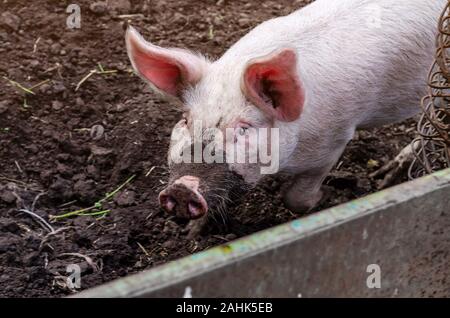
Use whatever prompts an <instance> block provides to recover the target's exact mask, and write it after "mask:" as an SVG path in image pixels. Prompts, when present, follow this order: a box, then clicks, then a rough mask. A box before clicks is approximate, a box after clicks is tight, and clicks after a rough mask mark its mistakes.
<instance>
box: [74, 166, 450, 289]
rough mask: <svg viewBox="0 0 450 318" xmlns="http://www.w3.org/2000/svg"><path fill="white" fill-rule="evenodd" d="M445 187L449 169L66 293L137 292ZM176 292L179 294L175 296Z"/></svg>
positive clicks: (448, 181)
mask: <svg viewBox="0 0 450 318" xmlns="http://www.w3.org/2000/svg"><path fill="white" fill-rule="evenodd" d="M449 186H450V169H446V170H443V171H439V172H437V173H434V174H433V175H430V176H425V177H422V178H420V179H418V180H414V181H411V182H407V183H403V184H401V185H398V186H395V187H392V188H389V189H386V190H383V191H380V192H377V193H374V194H371V195H368V196H366V197H363V198H360V199H357V200H354V201H351V202H348V203H345V204H342V205H339V206H336V207H333V208H330V209H327V210H324V211H321V212H318V213H316V214H313V215H310V216H307V217H303V218H300V219H297V220H294V221H291V222H288V223H286V224H282V225H279V226H275V227H273V228H270V229H267V230H264V231H261V232H258V233H255V234H252V235H249V236H247V237H244V238H241V239H238V240H236V241H233V242H230V243H228V244H225V245H221V246H218V247H215V248H212V249H209V250H206V251H203V252H199V253H196V254H193V255H191V256H187V257H184V258H181V259H179V260H176V261H172V262H170V263H167V264H165V265H162V266H158V267H155V268H153V269H150V270H146V271H143V272H141V273H138V274H134V275H131V276H128V277H125V278H121V279H118V280H115V281H112V282H109V283H106V284H104V285H101V286H98V287H95V288H92V289H90V290H86V291H83V292H81V293H78V294H76V295H73V296H71V297H89V298H91V297H138V296H140V295H143V294H147V293H150V292H152V291H155V290H158V289H161V288H164V287H166V286H169V285H172V284H176V283H179V282H182V281H185V280H187V279H190V278H192V277H195V276H200V275H202V274H204V273H206V272H209V271H213V270H215V269H217V268H220V267H222V266H226V265H227V264H229V263H232V262H235V261H238V260H242V259H245V258H248V257H251V256H253V255H255V254H258V253H262V252H264V251H266V250H268V249H274V248H277V247H278V246H280V245H285V244H289V243H290V242H292V241H295V240H298V239H301V238H302V237H304V236H306V235H310V234H313V233H316V232H319V231H324V230H326V229H328V228H330V227H332V226H336V225H339V224H341V223H344V222H349V221H352V220H354V219H356V218H360V217H363V216H366V215H367V214H371V213H373V212H374V211H376V210H380V209H384V208H387V207H389V206H392V205H394V204H397V203H401V202H404V201H407V200H410V199H412V198H415V197H418V196H423V195H426V194H427V193H430V192H434V191H437V190H439V189H441V188H443V187H449ZM180 296H181V295H180Z"/></svg>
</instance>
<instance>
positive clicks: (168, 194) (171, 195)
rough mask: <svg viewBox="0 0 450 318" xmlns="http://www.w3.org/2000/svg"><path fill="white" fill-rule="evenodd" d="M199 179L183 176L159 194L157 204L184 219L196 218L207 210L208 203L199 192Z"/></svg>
mask: <svg viewBox="0 0 450 318" xmlns="http://www.w3.org/2000/svg"><path fill="white" fill-rule="evenodd" d="M199 184H200V180H199V178H197V177H194V176H183V177H181V178H179V179H177V180H175V181H174V182H173V183H172V184H171V185H169V186H168V187H167V188H166V189H164V190H163V191H161V193H160V194H159V204H160V206H161V207H162V208H163V209H164V210H166V211H167V212H168V213H171V214H175V215H176V216H178V217H180V218H184V219H198V218H200V217H202V216H204V215H206V212H208V204H207V203H206V200H205V198H204V197H203V196H202V195H201V193H200V192H199Z"/></svg>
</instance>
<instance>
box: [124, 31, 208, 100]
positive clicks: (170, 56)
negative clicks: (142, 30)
mask: <svg viewBox="0 0 450 318" xmlns="http://www.w3.org/2000/svg"><path fill="white" fill-rule="evenodd" d="M125 39H126V44H127V51H128V56H129V58H130V61H131V64H132V65H133V67H134V69H135V71H136V72H137V73H138V75H139V76H141V77H142V78H143V79H145V80H147V81H148V82H150V84H152V85H153V86H155V87H156V88H157V89H159V90H161V91H162V92H164V93H166V94H170V95H173V96H176V97H180V96H181V93H182V91H183V89H184V88H186V87H187V86H193V85H195V84H196V83H197V82H198V81H200V79H201V78H202V76H203V74H204V71H205V68H206V67H207V65H208V62H207V61H206V59H205V58H203V57H201V56H199V55H195V54H193V53H191V52H189V51H187V50H181V49H175V48H171V49H167V48H162V47H159V46H156V45H153V44H151V43H149V42H147V41H145V40H144V38H143V37H142V36H141V35H140V34H139V33H138V32H137V31H136V29H134V28H133V27H131V26H130V27H128V29H127V32H126V36H125Z"/></svg>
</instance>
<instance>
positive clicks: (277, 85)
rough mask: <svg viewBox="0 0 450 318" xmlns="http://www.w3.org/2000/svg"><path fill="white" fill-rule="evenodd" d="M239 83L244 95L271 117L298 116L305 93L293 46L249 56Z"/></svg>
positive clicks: (291, 117) (290, 119)
mask: <svg viewBox="0 0 450 318" xmlns="http://www.w3.org/2000/svg"><path fill="white" fill-rule="evenodd" d="M241 86H242V90H243V92H244V94H245V96H246V97H247V98H248V99H249V100H250V101H251V102H252V103H254V104H255V105H256V106H257V107H259V108H260V109H261V110H263V111H264V112H265V113H267V114H268V115H269V116H271V117H272V118H275V119H277V120H281V121H294V120H296V119H297V118H299V117H300V114H301V112H302V109H303V104H304V101H305V94H304V90H303V87H302V83H301V82H300V79H299V77H298V74H297V55H296V53H295V51H294V50H293V49H281V50H279V51H276V52H274V53H271V54H269V55H267V56H264V57H261V58H256V59H252V60H250V61H249V62H248V64H247V66H246V67H245V70H244V74H243V77H242V85H241Z"/></svg>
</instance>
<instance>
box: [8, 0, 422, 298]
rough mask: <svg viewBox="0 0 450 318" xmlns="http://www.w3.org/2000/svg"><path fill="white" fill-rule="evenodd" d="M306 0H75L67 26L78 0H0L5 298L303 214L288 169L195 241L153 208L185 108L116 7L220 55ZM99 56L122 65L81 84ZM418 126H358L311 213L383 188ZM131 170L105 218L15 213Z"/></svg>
mask: <svg viewBox="0 0 450 318" xmlns="http://www.w3.org/2000/svg"><path fill="white" fill-rule="evenodd" d="M307 2H308V1H290V0H289V1H288V0H284V1H274V0H265V1H243V0H233V1H228V0H219V1H215V0H214V1H207V0H195V1H191V0H177V1H175V0H174V1H163V0H158V1H136V0H131V1H127V0H124V1H110V3H114V8H113V7H112V6H111V5H109V6H106V7H105V6H102V5H101V4H97V5H96V6H94V7H93V8H92V9H90V3H91V2H89V1H77V3H79V4H80V5H81V14H82V15H81V17H82V20H81V29H75V30H70V29H68V28H66V18H67V16H68V14H67V13H66V12H65V10H66V6H67V5H68V4H69V3H71V2H68V1H60V2H58V3H56V2H55V1H50V0H48V1H43V0H39V1H9V2H5V1H2V2H1V3H0V15H1V17H0V54H1V56H2V58H1V59H0V76H2V78H0V159H1V160H0V296H3V297H13V296H17V297H24V296H25V297H42V296H63V295H68V294H71V293H72V292H73V291H71V290H70V289H69V287H68V286H67V284H66V283H65V278H64V277H66V275H67V273H66V266H67V265H69V264H72V263H75V264H78V265H80V266H81V269H82V289H85V288H89V287H93V286H96V285H99V284H101V283H104V282H107V281H110V280H112V279H115V278H118V277H121V276H125V275H128V274H130V273H135V272H139V271H141V270H143V269H148V268H151V267H153V266H156V265H160V264H163V263H165V262H167V261H170V260H173V259H177V258H179V257H182V256H185V255H188V254H191V253H194V252H198V251H201V250H204V249H207V248H209V247H212V246H216V245H218V244H222V243H224V242H227V241H230V240H233V239H235V238H238V237H241V236H244V235H247V234H250V233H253V232H255V231H258V230H262V229H265V228H268V227H271V226H273V225H276V224H280V223H283V222H286V221H289V220H292V219H294V218H297V217H299V215H293V214H292V213H291V212H289V211H288V210H286V209H285V208H283V204H282V203H281V199H280V191H279V190H280V186H281V184H282V181H283V180H282V179H280V178H279V177H278V178H271V179H269V180H267V181H266V182H264V183H263V184H261V185H260V186H258V187H257V188H256V189H255V190H254V191H252V192H251V193H249V194H248V195H247V196H246V198H245V199H244V201H243V202H242V203H241V204H240V205H239V206H237V207H236V208H233V209H230V211H229V215H230V221H229V223H228V225H227V226H223V225H217V226H210V227H209V228H207V229H206V231H205V232H204V233H202V235H201V236H200V237H198V238H196V239H193V240H189V239H187V238H186V231H185V226H184V225H183V224H179V223H177V222H176V221H175V220H174V219H171V218H169V217H167V216H166V215H165V214H164V213H163V212H162V211H161V210H160V209H159V208H158V206H157V193H158V192H159V191H160V190H161V188H162V187H163V186H164V182H165V181H166V180H167V177H168V171H167V166H166V151H167V147H168V141H169V134H170V131H171V128H172V126H173V125H174V123H175V122H176V121H177V120H178V119H179V116H180V112H179V111H178V110H177V109H175V108H174V107H173V106H172V105H170V104H168V103H167V102H164V101H163V100H161V99H160V98H158V97H157V96H155V95H154V94H152V93H151V92H150V90H149V88H147V87H146V85H145V84H144V83H143V82H142V81H141V80H140V79H139V78H138V77H136V76H135V75H133V73H132V72H131V69H130V64H129V62H128V59H127V55H126V51H125V48H124V24H125V23H126V20H127V18H123V17H119V15H122V14H137V13H140V14H141V15H136V16H133V17H131V18H128V19H129V20H130V21H131V23H132V24H133V25H134V26H136V27H137V28H138V29H139V30H140V31H141V32H142V33H143V34H144V35H145V37H146V38H147V39H149V40H151V41H153V42H154V43H156V44H159V45H165V46H181V47H187V48H190V49H193V50H198V51H201V52H204V53H207V54H208V55H209V56H211V57H212V58H215V57H218V56H220V55H221V54H222V53H223V52H224V51H225V50H226V49H227V48H228V47H229V46H230V45H231V44H232V43H233V42H235V41H236V40H237V39H239V38H240V37H241V36H242V35H243V34H245V33H246V32H247V31H248V30H249V29H250V28H252V27H253V26H255V25H256V24H258V23H260V22H261V21H264V20H266V19H268V18H270V17H273V16H279V15H284V14H287V13H289V12H291V11H293V10H295V9H297V8H299V7H301V6H302V5H304V4H306V3H307ZM93 11H95V12H93ZM98 63H101V65H102V66H103V68H104V69H106V70H116V71H117V72H115V73H112V74H103V75H100V74H94V75H93V76H91V77H90V78H89V79H87V80H86V81H85V82H84V83H83V84H82V85H81V86H80V87H79V89H78V90H77V91H76V90H75V88H76V86H77V84H78V83H79V82H80V80H81V79H82V78H83V77H84V76H86V75H87V74H88V73H89V72H90V70H93V69H95V68H97V65H98ZM3 77H6V78H8V79H11V80H14V81H16V82H18V83H20V84H22V85H23V86H25V87H31V86H33V85H36V84H38V83H41V82H42V81H45V80H49V81H48V82H47V83H45V84H43V85H40V86H38V87H37V88H35V89H33V91H34V92H35V95H32V94H25V93H24V92H23V90H21V89H18V88H17V87H14V86H13V85H12V84H11V83H10V82H9V81H8V80H6V79H5V78H3ZM96 125H97V126H96ZM98 125H100V126H98ZM93 127H95V128H93ZM413 134H414V123H413V122H407V123H404V124H401V125H396V126H390V127H383V128H380V129H375V130H371V131H361V132H359V133H358V135H357V136H356V137H355V140H354V141H352V142H351V144H350V145H349V147H348V149H347V151H346V153H345V155H344V156H343V158H342V161H341V162H340V163H339V165H338V167H337V168H336V169H335V170H334V172H333V173H332V174H331V175H330V176H329V177H328V179H327V180H326V184H327V185H328V186H329V187H330V188H331V189H332V193H331V195H330V197H329V199H328V200H327V201H326V202H325V203H323V204H322V205H321V206H320V207H318V208H317V209H316V211H318V210H321V209H323V208H327V207H330V206H334V205H336V204H340V203H343V202H346V201H349V200H352V199H354V198H357V197H361V196H364V195H366V194H368V193H371V192H374V191H377V186H378V184H379V182H380V180H373V179H371V178H369V177H368V175H369V173H370V172H373V171H374V170H375V169H376V168H377V166H380V165H383V164H384V163H386V162H388V161H389V160H390V159H392V158H393V157H394V156H395V155H396V154H397V153H398V152H399V150H400V149H401V148H403V147H404V146H405V145H406V144H407V143H408V141H409V140H410V139H411V138H412V136H413ZM134 175H135V176H136V177H135V178H134V179H133V180H132V181H131V182H130V183H129V184H127V185H126V186H125V187H124V188H123V189H122V190H121V191H119V192H118V193H117V194H116V195H114V196H113V197H112V198H111V199H110V200H107V202H106V203H105V204H103V207H102V208H103V209H109V210H110V212H109V213H108V214H106V215H105V216H104V217H100V218H98V216H78V217H73V218H65V219H62V220H58V221H53V222H51V225H52V226H53V227H54V228H55V229H56V230H57V231H56V233H55V234H53V235H47V234H48V232H47V230H46V229H44V228H43V227H42V226H41V225H39V223H38V222H37V221H36V219H35V218H33V217H31V216H29V215H28V214H26V213H24V212H21V211H19V209H21V208H28V209H29V210H30V209H32V205H33V201H34V200H35V198H36V197H37V196H38V195H39V194H40V193H44V194H43V195H42V196H40V197H39V198H38V200H37V201H36V203H35V207H34V208H35V209H34V211H35V213H37V214H38V215H40V216H41V217H43V218H44V219H46V220H49V216H50V215H57V214H62V213H64V212H70V211H74V210H77V209H81V208H86V207H89V206H92V205H93V204H94V203H95V202H97V201H98V200H99V199H101V198H103V197H104V196H105V194H106V193H109V192H111V191H113V190H115V189H117V187H118V186H119V185H121V184H122V183H124V181H125V180H127V179H128V178H129V177H130V176H134ZM401 181H402V180H398V182H401ZM19 198H20V199H19ZM67 253H72V254H67ZM74 253H77V254H74ZM84 256H87V257H88V259H86V258H85V257H84ZM93 265H94V266H93Z"/></svg>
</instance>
